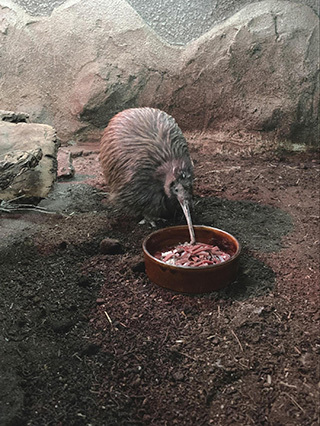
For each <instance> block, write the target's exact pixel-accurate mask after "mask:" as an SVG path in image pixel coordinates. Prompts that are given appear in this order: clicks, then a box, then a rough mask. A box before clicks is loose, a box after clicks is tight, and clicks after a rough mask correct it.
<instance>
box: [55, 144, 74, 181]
mask: <svg viewBox="0 0 320 426" xmlns="http://www.w3.org/2000/svg"><path fill="white" fill-rule="evenodd" d="M57 159H58V173H57V176H58V179H72V178H73V177H74V175H75V168H74V166H73V160H72V155H71V152H70V151H69V152H67V151H65V150H62V149H59V151H58V156H57Z"/></svg>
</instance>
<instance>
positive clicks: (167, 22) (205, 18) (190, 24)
mask: <svg viewBox="0 0 320 426" xmlns="http://www.w3.org/2000/svg"><path fill="white" fill-rule="evenodd" d="M15 1H16V3H17V4H19V5H20V6H22V7H23V8H24V9H25V10H26V11H27V12H28V13H29V14H31V15H33V16H48V15H50V14H51V12H52V11H53V10H54V9H55V8H56V7H58V6H60V5H61V4H63V3H65V0H44V1H42V0H15ZM106 1H108V2H110V0H106ZM127 1H128V3H129V4H130V5H131V6H132V7H133V8H134V9H135V10H136V11H137V12H138V13H139V15H140V16H141V17H142V18H143V19H144V20H145V21H146V22H147V23H148V25H150V26H151V28H153V29H154V30H155V31H156V32H157V34H158V35H159V36H161V37H163V38H164V39H165V40H166V41H167V42H168V43H172V44H186V43H188V42H189V41H191V40H195V39H196V38H198V37H200V36H201V35H202V34H204V33H205V32H207V31H209V30H210V29H211V28H212V27H213V26H214V25H216V24H218V23H220V22H223V21H225V20H226V19H227V18H229V17H230V16H232V15H233V14H235V13H236V12H238V11H239V10H241V9H242V8H243V7H244V6H247V5H249V4H251V3H256V2H258V1H262V0H161V1H152V0H127ZM292 1H293V2H296V3H301V4H305V5H307V6H309V7H311V8H312V9H313V11H314V12H316V13H317V14H318V15H319V0H292Z"/></svg>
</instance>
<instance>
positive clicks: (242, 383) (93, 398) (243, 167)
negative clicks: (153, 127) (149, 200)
mask: <svg viewBox="0 0 320 426" xmlns="http://www.w3.org/2000/svg"><path fill="white" fill-rule="evenodd" d="M187 136H188V139H189V141H190V152H191V155H192V158H193V160H194V163H195V188H194V192H195V208H194V210H195V211H194V222H195V223H196V224H206V225H212V226H215V227H218V228H221V229H224V230H225V231H228V232H230V233H231V234H233V235H234V236H236V237H237V238H238V240H239V241H240V243H241V245H242V254H241V259H240V270H239V276H238V279H237V281H236V282H234V283H232V284H231V285H230V286H229V287H228V288H226V289H224V290H221V291H219V292H212V293H209V294H200V295H193V296H191V295H188V294H181V293H174V292H172V291H169V290H166V289H164V288H161V287H158V286H156V285H155V284H153V283H152V282H150V281H149V279H148V277H147V275H146V274H145V272H144V268H143V257H142V249H141V243H142V240H143V239H144V238H145V237H146V236H147V235H148V234H149V233H150V232H151V231H152V230H153V229H152V228H150V226H149V225H148V224H145V225H140V224H138V219H137V218H133V217H126V216H124V215H123V214H122V212H121V211H119V210H117V208H116V207H114V206H112V205H110V204H109V203H108V201H107V196H106V191H107V188H105V186H104V183H103V179H102V175H101V172H100V169H99V162H98V158H97V151H96V146H94V145H92V146H85V147H79V146H78V147H73V148H72V149H71V150H72V154H73V157H74V167H75V170H76V174H75V177H74V178H73V179H69V180H68V179H65V180H63V179H60V180H59V181H58V182H57V184H56V186H55V189H54V191H53V192H52V193H51V195H50V197H48V199H46V200H43V201H42V202H41V206H43V207H45V208H46V209H47V212H48V213H47V214H45V213H41V212H37V211H19V210H17V211H12V212H11V213H1V214H0V224H1V237H2V238H1V243H0V279H1V297H0V306H1V309H0V320H1V324H2V327H1V335H0V381H1V383H0V396H1V398H0V424H1V425H10V426H12V425H13V426H15V425H210V424H212V425H250V424H253V425H316V424H319V358H318V357H319V352H320V337H319V325H318V323H319V318H320V315H319V239H320V238H319V225H318V224H319V188H318V178H319V169H320V164H319V155H318V153H316V152H303V153H286V152H281V151H279V150H275V149H270V147H268V146H267V145H266V146H265V144H264V142H263V140H261V139H260V140H259V139H258V138H254V137H244V136H243V137H242V139H241V140H240V139H239V135H236V136H234V137H229V138H226V139H223V138H219V135H218V136H217V135H214V134H195V133H193V134H189V135H187ZM61 152H63V150H61ZM59 155H60V154H59ZM49 212H52V213H49ZM53 212H56V214H54V213H53ZM178 222H179V223H184V221H183V218H181V221H178ZM171 224H172V223H170V222H169V223H165V224H164V223H158V224H157V227H164V226H169V225H171ZM106 238H111V239H116V240H118V241H119V243H120V245H119V244H118V245H116V246H117V250H116V252H115V253H116V254H110V253H109V254H105V253H106V250H105V249H104V248H105V245H106V244H105V243H102V244H101V242H102V241H103V240H104V239H106ZM119 247H121V250H119Z"/></svg>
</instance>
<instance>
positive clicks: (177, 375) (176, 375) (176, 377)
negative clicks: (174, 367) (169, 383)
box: [172, 371, 184, 382]
mask: <svg viewBox="0 0 320 426" xmlns="http://www.w3.org/2000/svg"><path fill="white" fill-rule="evenodd" d="M172 377H173V378H174V380H175V381H177V382H181V381H182V380H184V374H183V373H181V371H177V372H175V373H173V374H172Z"/></svg>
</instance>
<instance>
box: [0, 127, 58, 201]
mask: <svg viewBox="0 0 320 426" xmlns="http://www.w3.org/2000/svg"><path fill="white" fill-rule="evenodd" d="M0 141H1V143H0V161H1V160H3V159H4V158H5V157H6V156H14V155H15V153H17V152H31V151H34V149H35V148H40V149H41V151H42V158H41V160H40V162H39V164H38V165H37V166H36V167H35V168H34V169H31V170H27V171H26V172H24V173H23V175H21V176H18V177H17V178H16V179H15V180H14V181H13V183H12V184H11V185H10V187H9V188H7V189H5V190H3V191H0V199H1V200H11V199H13V198H16V197H20V196H25V198H45V197H46V196H47V195H48V193H49V191H50V189H51V188H52V185H53V183H54V181H55V179H56V173H57V160H56V157H57V150H58V146H59V144H58V142H57V138H56V133H55V130H54V129H53V128H52V127H51V126H47V125H42V124H33V123H17V124H15V123H6V122H0Z"/></svg>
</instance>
